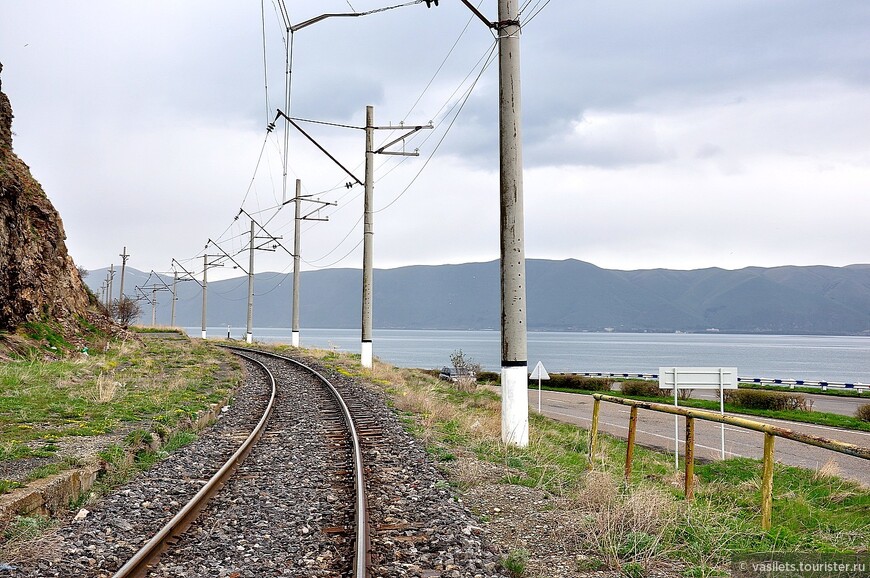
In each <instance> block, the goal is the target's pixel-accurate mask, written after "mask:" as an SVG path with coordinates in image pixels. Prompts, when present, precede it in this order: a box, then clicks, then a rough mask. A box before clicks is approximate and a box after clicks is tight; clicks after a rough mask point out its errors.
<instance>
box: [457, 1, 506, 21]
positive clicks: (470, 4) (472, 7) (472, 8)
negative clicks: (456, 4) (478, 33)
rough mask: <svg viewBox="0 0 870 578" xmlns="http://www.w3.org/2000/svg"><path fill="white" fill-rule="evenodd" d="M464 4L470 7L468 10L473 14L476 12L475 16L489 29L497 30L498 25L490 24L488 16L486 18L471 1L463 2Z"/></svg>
mask: <svg viewBox="0 0 870 578" xmlns="http://www.w3.org/2000/svg"><path fill="white" fill-rule="evenodd" d="M462 3H463V4H465V5H466V6H468V9H469V10H471V11H472V12H474V15H475V16H477V17H478V18H479V19H480V21H481V22H483V23H484V24H486V27H487V28H497V27H498V24H497V23H495V22H490V21H489V20H487V18H486V16H484V15H483V13H482V12H481V11H480V10H478V9H477V7H476V6H475V5H474V4H472V3H471V2H469V0H462Z"/></svg>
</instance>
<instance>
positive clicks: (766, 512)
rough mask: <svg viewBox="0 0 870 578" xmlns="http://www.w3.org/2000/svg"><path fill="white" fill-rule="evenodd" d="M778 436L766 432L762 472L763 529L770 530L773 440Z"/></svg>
mask: <svg viewBox="0 0 870 578" xmlns="http://www.w3.org/2000/svg"><path fill="white" fill-rule="evenodd" d="M774 441H776V436H775V435H773V434H772V433H765V434H764V464H763V466H762V468H763V469H762V474H761V529H762V530H770V517H771V511H772V510H773V442H774Z"/></svg>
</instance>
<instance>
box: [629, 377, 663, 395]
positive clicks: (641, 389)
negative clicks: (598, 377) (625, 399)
mask: <svg viewBox="0 0 870 578" xmlns="http://www.w3.org/2000/svg"><path fill="white" fill-rule="evenodd" d="M671 391H673V390H671ZM622 393H624V394H625V395H636V396H638V397H667V396H668V390H666V389H659V382H658V381H652V380H646V379H629V380H628V381H623V382H622Z"/></svg>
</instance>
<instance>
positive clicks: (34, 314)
mask: <svg viewBox="0 0 870 578" xmlns="http://www.w3.org/2000/svg"><path fill="white" fill-rule="evenodd" d="M2 71H3V66H2V64H0V72H2ZM65 239H66V235H65V233H64V230H63V223H62V222H61V219H60V215H59V214H58V212H57V211H56V210H55V208H54V206H52V204H51V202H50V201H49V200H48V197H47V196H46V194H45V192H44V191H43V190H42V187H41V186H40V185H39V183H37V182H36V181H35V180H34V178H33V176H32V175H31V174H30V169H29V168H28V166H27V165H26V164H24V163H23V162H22V161H21V159H19V158H18V157H17V156H16V155H15V153H13V151H12V107H11V106H10V103H9V99H8V98H7V97H6V95H5V94H4V93H3V91H2V81H0V331H11V330H14V329H16V328H17V327H19V326H20V325H22V324H24V323H27V322H39V321H42V320H51V321H58V322H60V324H61V325H62V326H65V327H68V328H72V327H73V325H74V320H75V318H76V316H85V315H86V314H87V308H88V303H89V297H88V294H87V292H86V291H85V287H84V284H83V283H82V279H81V276H80V275H79V273H78V271H77V269H76V266H75V264H74V263H73V260H72V258H71V257H70V256H69V254H68V253H67V249H66V244H65V243H64V240H65Z"/></svg>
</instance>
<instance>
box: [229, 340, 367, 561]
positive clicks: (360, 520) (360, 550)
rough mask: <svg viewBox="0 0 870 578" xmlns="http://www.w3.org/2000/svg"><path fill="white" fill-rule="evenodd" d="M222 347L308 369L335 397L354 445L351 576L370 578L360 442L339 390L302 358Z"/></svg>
mask: <svg viewBox="0 0 870 578" xmlns="http://www.w3.org/2000/svg"><path fill="white" fill-rule="evenodd" d="M221 347H225V348H226V349H229V350H231V351H236V352H239V351H248V352H254V353H258V354H260V355H265V356H267V357H274V358H276V359H281V360H284V361H287V362H289V363H292V364H294V365H297V366H298V367H301V368H302V369H305V370H306V371H309V372H310V373H311V374H313V375H314V376H316V377H317V378H318V379H319V380H320V381H321V382H322V383H323V384H324V385H325V386H326V387H327V389H328V390H329V391H330V393H331V394H332V396H333V397H334V398H335V400H336V402H337V403H338V405H339V407H340V408H341V413H342V415H343V417H344V422H345V424H346V425H347V429H348V433H349V434H350V438H351V444H352V446H353V448H352V451H353V474H354V488H355V493H356V497H355V499H354V507H355V510H356V511H355V513H354V515H355V518H354V526H355V536H356V541H355V544H354V562H353V576H354V578H369V577H370V576H371V573H370V572H369V568H370V567H371V536H370V533H369V514H368V504H367V502H366V487H365V472H364V470H363V459H362V446H361V444H360V441H359V433H358V432H357V429H356V425H355V424H354V421H353V416H352V415H351V413H350V408H348V406H347V403H345V401H344V398H343V397H342V396H341V393H340V392H339V391H338V389H336V388H335V386H334V385H332V383H330V381H329V380H328V379H326V378H325V377H324V376H323V375H321V374H320V373H319V372H318V371H317V370H315V369H313V368H311V367H309V366H307V365H305V364H304V363H302V362H301V361H297V360H295V359H292V358H290V357H286V356H284V355H279V354H277V353H272V352H270V351H260V350H258V349H250V348H244V347H233V346H228V345H222V346H221Z"/></svg>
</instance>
